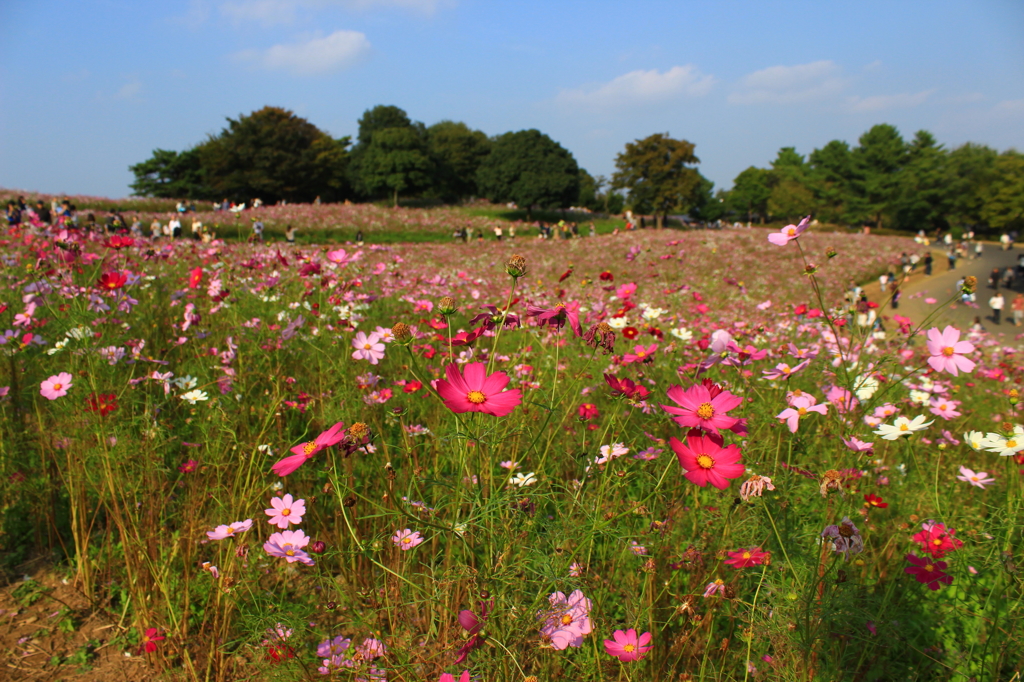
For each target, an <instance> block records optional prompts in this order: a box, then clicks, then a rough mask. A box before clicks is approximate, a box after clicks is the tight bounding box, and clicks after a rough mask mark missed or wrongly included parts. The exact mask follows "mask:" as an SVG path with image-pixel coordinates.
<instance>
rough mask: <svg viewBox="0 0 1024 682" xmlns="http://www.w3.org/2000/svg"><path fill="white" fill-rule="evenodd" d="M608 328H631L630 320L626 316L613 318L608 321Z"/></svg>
mask: <svg viewBox="0 0 1024 682" xmlns="http://www.w3.org/2000/svg"><path fill="white" fill-rule="evenodd" d="M608 326H609V327H611V328H612V329H625V328H626V327H628V326H629V320H627V319H626V317H625V316H623V317H613V318H611V319H610V320H608Z"/></svg>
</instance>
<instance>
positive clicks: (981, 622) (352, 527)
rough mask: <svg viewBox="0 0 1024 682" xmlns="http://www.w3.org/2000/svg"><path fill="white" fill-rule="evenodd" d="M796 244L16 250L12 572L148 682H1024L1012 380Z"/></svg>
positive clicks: (997, 352)
mask: <svg viewBox="0 0 1024 682" xmlns="http://www.w3.org/2000/svg"><path fill="white" fill-rule="evenodd" d="M310 210H311V209H310ZM433 219H434V218H431V220H433ZM457 226H458V225H457V224H456V223H455V222H453V224H452V225H448V226H443V227H442V228H439V229H443V230H449V229H454V228H455V227H457ZM791 228H792V229H790V230H788V231H787V230H785V229H784V230H782V231H781V232H776V233H771V234H772V235H773V236H772V239H771V240H769V234H770V233H769V232H768V231H767V230H756V229H755V230H735V231H708V232H704V231H670V230H659V231H655V230H647V231H641V232H633V233H628V234H619V235H614V236H611V235H609V236H600V237H593V238H582V239H574V240H567V241H562V240H552V241H545V240H537V239H534V238H529V239H524V238H520V239H519V240H518V241H513V242H509V241H505V242H494V241H487V242H485V243H482V244H477V243H470V244H461V243H459V244H443V243H435V244H395V245H387V246H382V245H372V244H367V245H363V246H358V245H354V244H351V243H329V244H328V243H324V244H322V245H303V246H294V245H288V244H283V243H273V244H271V243H268V244H260V245H246V244H241V243H237V244H223V243H217V242H215V243H213V244H200V243H198V242H193V241H191V240H176V241H175V240H159V241H156V242H152V241H150V240H148V239H137V238H132V237H130V236H114V235H107V234H91V235H86V234H81V233H78V232H74V231H70V232H69V231H65V230H61V229H59V228H51V229H44V228H41V227H39V226H32V225H29V224H25V225H22V226H20V227H17V228H12V229H11V230H9V231H8V232H7V234H6V235H5V236H4V237H3V238H2V240H0V246H2V254H3V262H2V266H3V270H2V273H3V277H4V280H3V282H4V293H3V294H2V296H0V307H2V313H0V332H2V337H0V343H2V345H0V353H2V355H3V362H2V363H0V394H2V397H0V412H2V416H3V420H2V422H3V426H2V431H0V434H2V435H0V437H2V443H0V446H2V459H0V467H2V471H0V474H2V476H0V486H2V493H3V496H2V499H3V511H4V513H3V517H2V519H3V527H2V532H3V535H2V541H3V547H4V549H5V552H4V557H3V562H4V568H5V571H6V573H7V574H8V575H9V576H11V577H12V579H13V580H15V581H16V580H18V579H19V578H18V576H20V575H21V574H22V573H25V572H26V570H27V569H25V568H24V566H26V565H32V566H34V567H36V568H38V567H39V566H40V558H42V559H43V560H44V561H43V564H44V565H45V570H46V571H49V572H50V573H52V574H55V575H57V576H59V577H60V579H61V580H62V581H64V582H65V583H66V584H67V585H70V586H71V587H73V589H74V590H75V591H76V592H77V593H79V594H80V595H82V596H83V598H84V600H85V602H86V603H88V604H89V606H88V607H87V608H86V609H85V610H88V611H90V612H102V613H104V614H106V615H107V616H108V617H109V618H110V620H111V622H112V623H114V624H116V625H112V626H111V627H109V629H106V630H104V631H103V634H102V641H101V644H102V646H104V647H108V648H113V650H116V651H119V652H122V653H123V655H124V656H126V657H132V658H134V659H138V660H141V661H143V663H142V664H141V667H140V666H137V667H136V668H135V670H136V671H137V674H138V675H140V677H138V679H183V680H184V679H187V680H240V679H258V680H262V679H268V680H293V679H294V680H299V679H304V680H313V679H338V680H374V681H377V680H398V681H401V680H410V681H411V680H417V681H422V680H429V681H431V682H433V681H435V680H441V681H446V680H460V681H466V680H475V681H492V680H493V681H505V680H513V681H519V680H555V679H567V680H580V681H591V680H593V681H595V682H596V681H599V680H601V681H604V680H631V681H640V680H645V681H646V680H666V681H667V680H810V679H832V680H840V679H842V680H891V679H901V680H903V679H905V680H917V679H929V680H935V679H938V680H961V679H970V678H974V679H979V680H980V679H992V680H996V679H1011V678H1012V677H1013V676H1014V675H1015V674H1018V673H1019V672H1020V670H1021V667H1022V665H1024V635H1022V631H1021V625H1020V623H1021V622H1024V620H1022V618H1021V606H1020V603H1021V602H1020V598H1021V596H1022V587H1021V573H1020V570H1019V568H1018V563H1019V560H1020V551H1021V542H1022V538H1021V530H1022V495H1021V493H1022V470H1024V456H1022V455H1021V454H1020V453H1021V451H1024V426H1022V424H1024V418H1022V417H1021V415H1020V411H1021V406H1020V404H1019V402H1018V394H1017V386H1018V383H1017V382H1018V380H1019V368H1018V362H1017V360H1016V356H1015V354H1014V351H1013V349H1009V348H1004V347H1002V346H1000V345H999V344H998V343H996V342H995V341H993V340H991V339H989V338H987V337H986V336H985V335H984V334H968V333H967V332H966V330H956V329H953V328H951V327H950V328H944V329H938V328H934V326H933V325H931V324H929V322H928V321H927V320H911V319H908V318H905V317H901V316H900V315H899V314H898V312H897V311H892V310H890V309H889V308H888V306H887V302H886V301H885V300H881V301H877V303H879V308H878V309H877V312H878V314H879V315H880V316H881V317H882V319H883V320H884V321H885V328H884V331H882V330H871V329H867V328H861V327H858V326H857V325H856V320H855V319H853V318H851V317H850V316H849V315H847V313H846V312H845V311H843V310H841V309H840V306H842V305H843V304H844V296H845V294H846V290H847V286H848V283H849V282H850V281H851V280H854V281H858V282H865V281H869V280H871V279H872V278H874V277H876V276H877V275H878V274H879V273H880V272H884V271H885V269H886V267H887V266H888V265H889V264H890V263H891V262H892V261H893V259H898V256H899V254H900V252H901V251H905V250H907V248H908V244H909V243H910V242H909V240H904V239H902V238H896V237H877V236H875V237H868V236H863V235H856V236H852V235H838V234H817V233H815V232H814V231H813V230H808V231H806V232H804V231H803V229H802V228H803V226H802V225H801V226H791ZM854 317H855V316H854ZM85 615H86V613H84V611H83V613H80V614H78V616H80V617H84V616H85ZM2 617H3V614H0V618H2ZM8 656H9V657H11V656H14V657H16V656H17V652H13V653H11V652H9V653H8ZM56 665H57V664H56V663H55V666H56ZM54 669H55V670H56V669H57V668H56V667H55V668H54ZM65 670H66V666H65Z"/></svg>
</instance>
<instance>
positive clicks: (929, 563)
mask: <svg viewBox="0 0 1024 682" xmlns="http://www.w3.org/2000/svg"><path fill="white" fill-rule="evenodd" d="M906 559H907V561H909V562H910V566H907V567H906V568H904V569H903V572H904V573H909V574H910V575H912V576H914V579H915V580H917V582H919V583H924V584H925V585H927V586H928V589H929V590H937V589H939V585H940V584H942V585H952V584H953V576H951V575H948V574H947V573H945V570H946V562H945V561H936V560H935V559H932V558H931V557H919V556H917V555H916V554H908V555H907V557H906Z"/></svg>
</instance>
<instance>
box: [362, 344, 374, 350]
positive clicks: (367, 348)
mask: <svg viewBox="0 0 1024 682" xmlns="http://www.w3.org/2000/svg"><path fill="white" fill-rule="evenodd" d="M372 348H373V346H372V345H371V344H369V343H364V344H363V350H371V349H372Z"/></svg>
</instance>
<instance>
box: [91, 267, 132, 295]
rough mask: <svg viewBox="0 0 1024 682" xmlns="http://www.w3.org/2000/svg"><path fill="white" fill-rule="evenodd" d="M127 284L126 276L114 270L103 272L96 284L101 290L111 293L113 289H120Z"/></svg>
mask: <svg viewBox="0 0 1024 682" xmlns="http://www.w3.org/2000/svg"><path fill="white" fill-rule="evenodd" d="M127 282H128V275H126V274H124V273H123V272H118V271H116V270H114V271H111V272H104V273H103V274H102V275H100V280H99V282H97V284H98V285H99V287H100V288H101V289H107V290H109V291H113V290H114V289H120V288H121V287H123V286H124V285H125V284H126V283H127Z"/></svg>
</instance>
